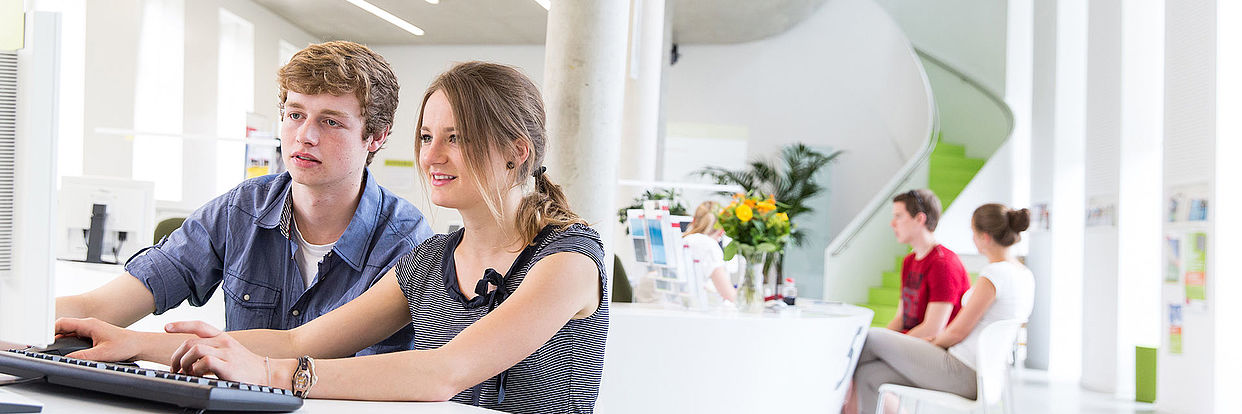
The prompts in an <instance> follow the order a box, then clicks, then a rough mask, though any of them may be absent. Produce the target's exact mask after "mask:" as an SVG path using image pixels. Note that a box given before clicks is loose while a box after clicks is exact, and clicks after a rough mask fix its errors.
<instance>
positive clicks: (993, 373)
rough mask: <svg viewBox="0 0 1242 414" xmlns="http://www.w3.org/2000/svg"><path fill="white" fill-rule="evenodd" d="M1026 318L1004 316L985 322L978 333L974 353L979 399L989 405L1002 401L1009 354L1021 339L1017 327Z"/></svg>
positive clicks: (1006, 378) (1007, 375)
mask: <svg viewBox="0 0 1242 414" xmlns="http://www.w3.org/2000/svg"><path fill="white" fill-rule="evenodd" d="M1024 322H1025V321H1023V320H1021V319H1003V320H999V321H996V322H992V323H990V324H988V326H984V327H983V331H982V332H980V333H979V349H978V353H977V354H976V355H975V358H976V360H975V375H976V380H977V381H978V383H979V395H978V396H976V397H975V398H976V401H979V402H980V403H983V404H986V405H987V406H991V405H993V404H996V403H997V402H999V401H1000V399H1001V396H1002V395H1003V394H1004V391H1005V381H1007V380H1008V379H1009V373H1008V369H1009V355H1010V353H1012V352H1013V344H1014V341H1016V340H1017V339H1018V328H1020V327H1022V324H1023V323H1024Z"/></svg>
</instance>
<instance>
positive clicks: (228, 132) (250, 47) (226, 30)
mask: <svg viewBox="0 0 1242 414" xmlns="http://www.w3.org/2000/svg"><path fill="white" fill-rule="evenodd" d="M218 62H219V63H218V64H219V67H218V68H219V70H218V71H217V73H218V78H217V85H218V92H217V94H218V95H217V96H218V100H217V101H216V102H217V103H216V105H217V106H216V120H217V121H216V135H218V136H220V137H222V138H225V139H221V140H220V141H219V142H217V143H216V188H215V192H216V194H220V193H224V192H226V191H228V190H229V189H232V188H233V187H235V186H237V184H238V183H240V182H241V181H242V180H243V179H244V178H245V168H246V144H245V143H244V142H242V141H241V139H243V138H245V137H246V114H247V113H250V112H254V70H255V67H254V24H252V23H250V22H249V21H247V20H246V19H243V18H241V17H238V16H237V15H235V14H233V13H230V12H228V11H227V10H224V9H220V55H219V59H218Z"/></svg>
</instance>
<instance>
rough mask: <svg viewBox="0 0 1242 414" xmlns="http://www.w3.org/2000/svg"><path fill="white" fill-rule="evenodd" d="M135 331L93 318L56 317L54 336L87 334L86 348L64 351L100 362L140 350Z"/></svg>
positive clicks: (123, 358)
mask: <svg viewBox="0 0 1242 414" xmlns="http://www.w3.org/2000/svg"><path fill="white" fill-rule="evenodd" d="M136 334H137V333H136V332H134V331H130V330H127V329H124V328H119V327H116V326H113V325H112V324H109V323H107V322H104V321H101V320H98V319H95V318H85V319H75V318H60V319H57V320H56V336H58V337H59V336H77V337H79V338H90V340H91V342H92V345H91V347H90V348H87V349H83V350H81V351H77V352H74V353H71V354H69V355H65V356H67V357H70V358H78V359H89V360H92V361H104V362H114V361H129V360H132V359H134V358H135V357H137V356H138V353H139V352H141V351H142V344H141V343H140V341H139V340H138V338H137V335H136Z"/></svg>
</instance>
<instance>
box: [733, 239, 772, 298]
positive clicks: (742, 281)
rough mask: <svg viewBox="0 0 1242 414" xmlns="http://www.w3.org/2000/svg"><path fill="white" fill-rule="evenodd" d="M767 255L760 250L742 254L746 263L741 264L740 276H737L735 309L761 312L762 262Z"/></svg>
mask: <svg viewBox="0 0 1242 414" xmlns="http://www.w3.org/2000/svg"><path fill="white" fill-rule="evenodd" d="M767 256H768V255H767V254H766V253H760V252H753V253H749V254H744V255H742V257H744V258H745V259H746V265H745V266H742V270H741V271H742V276H741V277H740V278H738V285H737V310H739V311H742V312H750V313H760V312H763V264H764V261H765V260H766V259H767Z"/></svg>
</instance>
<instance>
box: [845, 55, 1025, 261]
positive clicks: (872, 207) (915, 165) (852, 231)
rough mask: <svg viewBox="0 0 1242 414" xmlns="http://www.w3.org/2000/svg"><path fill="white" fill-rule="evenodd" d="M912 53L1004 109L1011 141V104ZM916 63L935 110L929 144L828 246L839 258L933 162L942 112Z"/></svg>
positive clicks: (950, 68) (964, 76) (970, 79)
mask: <svg viewBox="0 0 1242 414" xmlns="http://www.w3.org/2000/svg"><path fill="white" fill-rule="evenodd" d="M911 50H912V51H913V52H914V54H916V55H917V56H919V57H922V58H923V59H926V60H927V61H928V62H931V63H932V64H934V65H936V66H937V67H940V68H941V69H944V70H946V71H948V72H949V73H951V74H953V75H955V76H957V77H958V78H959V79H961V80H962V81H963V82H966V83H967V84H970V85H971V86H973V87H974V88H975V89H977V90H979V91H980V92H982V93H983V95H984V96H986V97H987V98H988V99H990V100H992V101H993V102H995V103H996V104H997V106H998V107H999V108H1001V112H1002V113H1003V114H1004V116H1005V121H1006V123H1007V124H1008V128H1007V131H1006V132H1005V136H1004V140H1008V139H1009V137H1010V136H1011V135H1013V129H1014V119H1013V110H1011V109H1010V108H1009V105H1008V104H1005V100H1004V99H1002V98H1000V96H998V95H997V94H996V93H994V92H992V90H991V89H989V88H988V87H986V86H984V85H983V84H982V83H979V81H977V80H975V78H973V77H971V76H969V75H967V74H965V73H963V72H962V71H961V70H958V69H957V68H954V67H953V66H952V65H950V64H948V63H946V62H945V61H944V60H942V59H940V58H937V57H935V56H933V55H931V54H930V53H927V52H926V51H924V50H922V49H919V48H917V47H914V46H913V45H912V46H911ZM915 62H916V63H917V64H918V65H919V70H920V72H921V73H922V76H923V84H924V86H925V87H926V88H927V97H928V100H929V105H930V107H931V108H932V111H931V113H930V114H929V115H930V116H931V117H932V120H931V121H932V122H931V127H930V128H929V129H930V131H929V133H928V134H927V141H926V142H924V143H923V145H922V146H921V147H920V148H919V151H918V152H917V153H915V156H913V157H911V158H910V159H909V160H907V161H906V163H905V164H904V165H902V167H901V169H900V170H898V171H897V175H895V176H894V177H893V179H892V180H889V182H888V183H887V184H885V185H884V187H882V188H883V189H882V190H880V191H879V192H878V193H876V195H875V196H874V197H872V199H871V200H870V201H868V202H867V205H866V206H865V207H863V210H862V211H863V213H862V214H859V215H857V216H854V219H853V220H850V222H849V224H847V225H846V226H845V228H844V229H842V231H841V233H839V234H838V235H837V237H835V238H833V239H832V242H830V243H828V249H827V250H828V251H829V254H831V255H832V256H837V255H840V254H841V253H842V252H844V251H845V249H846V248H847V247H849V244H850V242H851V241H853V240H854V238H855V237H857V236H858V234H859V232H861V231H862V229H863V227H864V226H866V225H867V224H868V223H870V222H871V220H872V219H874V218H875V216H876V215H877V214H879V213H880V212H881V211H883V207H884V206H885V205H887V204H888V203H889V200H891V199H892V198H893V197H894V196H896V195H897V193H898V190H899V189H900V188H902V186H903V185H904V184H906V182H907V181H909V179H910V177H911V176H912V175H914V173H915V172H916V171H918V169H919V167H921V166H923V164H925V163H927V162H928V161H929V160H930V159H931V153H932V150H934V149H935V148H936V141H937V139H936V138H937V137H938V136H939V135H940V109H939V106H938V105H937V104H936V100H935V95H934V93H933V91H932V87H931V81H930V80H928V78H927V71H926V70H924V69H923V65H922V61H920V60H918V59H916V60H915Z"/></svg>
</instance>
